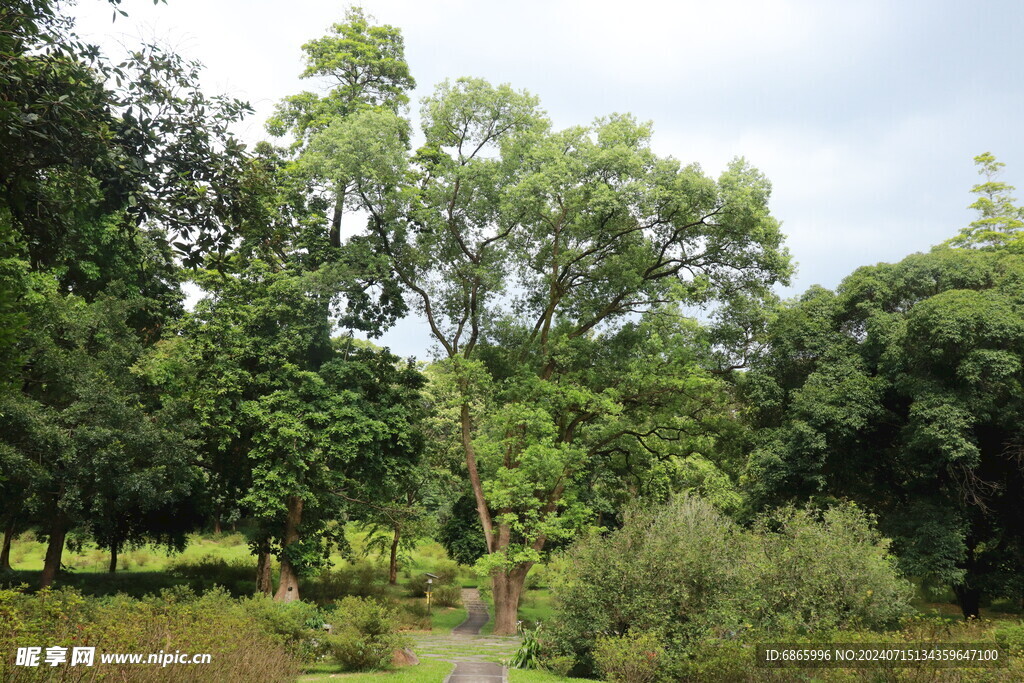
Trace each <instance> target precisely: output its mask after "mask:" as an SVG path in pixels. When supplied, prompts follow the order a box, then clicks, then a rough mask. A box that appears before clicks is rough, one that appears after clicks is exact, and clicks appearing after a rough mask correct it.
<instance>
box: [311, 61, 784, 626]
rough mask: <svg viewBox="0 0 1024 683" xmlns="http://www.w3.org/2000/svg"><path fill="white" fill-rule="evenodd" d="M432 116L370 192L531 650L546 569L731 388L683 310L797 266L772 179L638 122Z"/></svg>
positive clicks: (392, 156) (385, 157)
mask: <svg viewBox="0 0 1024 683" xmlns="http://www.w3.org/2000/svg"><path fill="white" fill-rule="evenodd" d="M422 115H423V134H424V136H425V145H424V146H423V147H422V148H421V149H420V150H419V151H418V152H417V153H416V155H415V156H414V157H412V158H411V159H409V160H408V161H405V160H403V158H402V157H401V155H400V154H399V152H400V149H399V146H400V145H401V142H400V141H396V142H394V143H392V152H391V153H387V154H378V155H377V157H376V158H377V159H380V160H381V162H380V163H379V164H378V165H376V166H375V168H374V172H373V173H371V174H365V175H362V176H361V177H360V178H359V179H358V180H357V181H356V184H355V190H354V191H355V193H356V194H357V195H358V196H359V199H360V202H361V206H362V208H363V209H364V210H366V211H367V212H368V213H369V214H370V224H369V229H370V234H371V235H372V239H373V240H374V243H375V245H376V247H377V249H378V250H379V251H381V252H383V253H384V254H386V255H387V256H388V258H389V259H390V261H391V265H392V267H393V269H394V271H395V274H396V276H397V277H398V279H399V280H400V281H401V282H402V284H403V285H404V287H405V289H406V291H407V292H408V293H409V296H410V298H411V300H412V301H413V302H415V304H416V305H417V307H418V309H419V311H420V312H421V314H422V315H423V316H424V317H425V318H426V320H427V322H428V325H429V327H430V330H431V332H432V335H433V338H434V340H435V342H436V343H437V344H438V346H439V347H440V349H441V354H442V357H443V358H444V359H445V360H444V362H443V363H442V364H441V365H442V366H443V370H444V373H445V377H444V381H445V382H446V395H447V397H448V406H447V408H448V409H449V410H450V411H451V412H452V413H453V414H454V418H453V419H454V420H455V424H456V428H457V433H458V434H459V437H458V438H459V442H460V443H461V450H462V455H463V458H464V460H465V467H466V469H465V473H466V477H467V479H468V481H469V485H470V487H471V488H472V491H473V496H474V499H475V503H476V509H477V515H478V518H479V522H480V525H481V528H482V530H483V532H484V540H485V543H486V551H487V552H486V556H485V557H484V558H483V559H482V560H481V567H482V568H483V569H484V570H485V571H487V572H488V573H489V574H490V576H491V578H492V582H493V589H494V596H495V609H496V628H495V632H496V633H505V634H508V633H514V631H515V622H516V610H517V606H518V602H519V597H520V594H521V591H522V587H523V581H524V579H525V577H526V574H527V572H528V571H529V569H530V567H531V566H532V564H533V563H535V562H536V561H537V560H538V559H539V558H540V557H541V552H542V551H543V549H544V548H545V546H546V544H548V543H549V542H550V541H552V540H555V539H558V538H562V537H565V536H567V535H569V534H571V533H573V531H575V530H576V529H579V528H580V527H581V526H585V525H586V524H588V523H589V522H590V520H591V519H592V518H593V512H594V511H593V509H592V508H591V506H589V505H588V504H587V502H586V501H585V500H584V491H585V490H587V482H588V478H589V475H590V473H591V472H593V471H596V470H600V469H601V466H602V465H603V464H604V463H605V462H614V461H615V460H616V459H619V460H621V461H626V462H627V463H628V462H629V461H630V459H631V458H632V457H634V456H635V457H639V458H640V459H641V460H643V459H645V458H647V459H648V460H650V459H657V458H658V457H660V456H661V455H662V454H661V453H659V448H661V447H662V445H663V444H664V443H665V442H671V441H676V442H677V444H676V445H677V446H679V448H678V450H676V451H675V452H676V453H680V454H687V453H688V452H690V450H691V449H693V450H696V449H694V448H693V447H694V441H693V440H692V439H691V438H690V433H691V430H692V429H693V428H694V427H696V430H697V431H698V432H699V431H701V429H702V428H701V426H700V422H701V420H700V419H699V416H700V414H701V411H702V410H703V409H704V408H706V407H707V405H710V404H713V403H714V402H715V401H714V399H713V398H711V396H712V395H713V394H714V390H713V387H714V386H715V384H716V382H717V380H716V379H715V378H713V377H711V376H710V375H709V373H708V372H706V371H705V370H704V369H703V368H702V367H701V363H700V358H699V356H700V355H701V354H700V352H699V351H698V349H697V347H698V346H699V344H697V343H696V341H695V335H694V334H693V328H692V324H691V323H689V322H688V321H686V320H685V319H683V318H682V317H681V316H680V315H679V313H678V309H677V307H678V306H679V305H683V304H687V305H701V304H707V303H710V302H712V301H715V300H719V299H722V298H727V297H729V296H731V295H733V294H735V293H737V292H740V291H744V290H748V291H751V292H760V291H766V290H767V289H769V288H770V287H771V285H772V284H773V283H774V282H776V281H778V280H780V279H781V280H784V279H785V278H786V276H787V275H788V272H789V260H788V255H787V254H786V252H785V250H784V249H783V248H782V246H781V235H780V233H779V230H778V224H777V222H776V221H775V220H774V219H773V218H772V217H771V216H770V214H769V212H768V209H767V201H768V196H769V192H770V190H769V185H768V183H767V181H766V180H765V179H764V177H763V176H761V175H760V174H759V173H757V172H756V171H755V170H753V169H752V168H750V167H749V166H748V165H746V164H745V163H744V162H742V161H736V162H734V163H733V164H731V165H730V167H729V169H728V170H727V171H726V172H725V173H724V174H723V175H722V177H721V178H720V179H719V180H717V181H715V180H713V179H710V178H708V177H707V176H705V175H704V174H703V173H702V172H701V170H700V169H699V167H697V166H688V167H683V166H681V165H680V164H679V163H678V162H677V161H675V160H673V159H670V158H661V157H658V156H657V155H656V154H654V153H653V152H652V151H651V150H650V148H649V140H650V134H651V131H650V127H649V126H647V125H643V124H640V123H637V122H636V121H635V120H634V119H632V118H631V117H628V116H613V117H610V118H606V119H599V120H598V121H597V122H596V123H595V124H594V125H593V126H590V127H577V128H570V129H567V130H564V131H557V132H553V131H551V130H550V126H549V123H548V121H547V120H546V118H545V117H544V115H543V113H542V112H541V111H540V109H539V106H538V102H537V100H536V98H534V97H532V96H531V95H529V94H527V93H523V92H517V91H515V90H513V89H512V88H510V87H508V86H499V87H494V86H492V85H490V84H488V83H486V82H484V81H481V80H475V79H460V80H458V81H456V82H454V83H453V82H446V83H443V84H441V85H440V86H438V88H437V90H436V91H435V94H434V95H433V96H432V97H429V98H427V99H425V100H424V101H423V105H422ZM392 125H395V124H392ZM313 144H316V141H314V143H313ZM691 342H694V343H693V344H691ZM652 368H657V369H658V371H657V372H652ZM698 438H699V437H698ZM652 451H653V452H654V453H657V454H658V455H657V456H652V455H651V453H652Z"/></svg>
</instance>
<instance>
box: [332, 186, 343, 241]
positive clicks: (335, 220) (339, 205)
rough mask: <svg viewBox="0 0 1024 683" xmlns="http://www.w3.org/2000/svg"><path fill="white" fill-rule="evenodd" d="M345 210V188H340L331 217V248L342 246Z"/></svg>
mask: <svg viewBox="0 0 1024 683" xmlns="http://www.w3.org/2000/svg"><path fill="white" fill-rule="evenodd" d="M344 210H345V187H344V186H342V187H340V188H338V190H337V193H336V196H335V200H334V214H333V215H332V216H331V235H330V240H331V246H332V247H335V248H338V247H340V246H341V214H342V212H343V211H344Z"/></svg>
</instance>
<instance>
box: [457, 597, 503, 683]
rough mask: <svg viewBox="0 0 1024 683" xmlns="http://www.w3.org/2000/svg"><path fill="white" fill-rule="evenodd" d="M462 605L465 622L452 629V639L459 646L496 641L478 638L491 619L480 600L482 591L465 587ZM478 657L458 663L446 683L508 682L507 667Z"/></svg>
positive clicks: (485, 606)
mask: <svg viewBox="0 0 1024 683" xmlns="http://www.w3.org/2000/svg"><path fill="white" fill-rule="evenodd" d="M462 604H463V605H464V606H465V608H466V620H465V621H464V622H462V623H461V624H459V625H458V626H456V627H455V628H453V629H452V638H453V640H456V641H459V642H460V643H466V642H467V641H470V642H473V643H474V644H478V645H485V644H487V643H488V642H489V641H493V640H494V639H493V638H480V637H479V634H480V629H481V628H483V626H484V624H486V623H487V622H488V621H489V620H490V615H489V614H488V613H487V605H486V604H484V602H483V600H481V599H480V591H478V590H477V589H475V588H463V589H462ZM485 649H486V645H485ZM478 657H479V655H476V656H474V657H472V659H471V660H470V661H466V660H461V661H456V662H455V669H454V670H453V671H452V672H451V674H449V675H448V678H446V679H444V683H504V682H505V681H506V680H507V678H506V675H505V667H503V666H500V665H498V664H495V663H494V662H482V661H479V660H478V659H477V658H478Z"/></svg>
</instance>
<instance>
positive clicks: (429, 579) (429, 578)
mask: <svg viewBox="0 0 1024 683" xmlns="http://www.w3.org/2000/svg"><path fill="white" fill-rule="evenodd" d="M426 574H427V616H430V595H431V593H432V592H433V590H432V589H433V588H434V579H436V578H437V575H436V574H431V573H430V572H426Z"/></svg>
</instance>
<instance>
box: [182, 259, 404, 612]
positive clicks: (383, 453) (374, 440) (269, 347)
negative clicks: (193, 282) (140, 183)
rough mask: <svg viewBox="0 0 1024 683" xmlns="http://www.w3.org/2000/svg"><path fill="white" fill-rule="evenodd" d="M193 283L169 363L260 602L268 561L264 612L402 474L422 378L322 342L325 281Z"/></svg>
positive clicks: (249, 269) (294, 277) (347, 345)
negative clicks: (276, 565) (197, 291)
mask: <svg viewBox="0 0 1024 683" xmlns="http://www.w3.org/2000/svg"><path fill="white" fill-rule="evenodd" d="M198 278H199V279H200V281H201V282H202V283H203V285H204V289H206V291H207V292H209V296H208V297H206V298H205V299H204V300H203V301H200V302H199V304H198V305H197V306H196V310H195V312H194V314H193V315H191V316H189V318H188V319H187V320H186V322H185V324H184V325H183V327H182V331H183V348H182V349H181V354H182V357H183V362H184V364H185V366H186V368H187V376H189V377H191V378H192V379H191V380H190V382H189V385H190V386H189V388H188V395H189V401H190V403H191V404H192V406H193V410H194V411H195V414H196V415H197V419H198V421H199V423H200V424H201V425H202V428H203V432H204V439H203V441H204V448H203V450H204V455H203V462H204V463H205V464H206V466H207V469H208V471H209V472H210V474H211V479H212V481H211V489H212V490H213V491H214V492H216V494H217V495H218V497H219V498H221V499H223V500H230V501H234V502H235V504H237V505H238V507H239V508H240V512H241V513H244V514H245V515H246V516H250V517H252V518H254V519H255V520H256V522H257V526H258V529H259V531H258V533H257V535H256V537H255V538H253V547H254V550H255V552H256V553H257V554H258V556H259V563H258V566H259V569H260V573H259V576H258V578H257V583H258V585H259V586H260V588H261V589H263V590H268V591H269V589H270V583H269V556H270V555H271V554H272V553H273V554H276V555H277V556H278V559H279V560H280V564H281V578H280V583H279V587H278V590H277V594H276V597H277V599H279V600H294V599H298V597H299V576H300V574H302V573H304V572H308V571H312V570H314V569H316V568H318V567H321V566H323V564H324V562H325V561H326V560H327V558H328V556H329V552H330V547H331V543H332V541H338V540H340V538H341V535H342V534H343V527H340V526H338V525H337V521H338V520H340V519H344V518H345V517H346V516H347V514H348V510H349V507H350V505H351V504H353V503H357V502H360V501H366V500H371V499H373V498H374V497H375V496H374V495H373V494H372V491H374V490H375V489H386V488H387V487H388V486H389V485H390V482H391V480H392V479H394V478H397V477H399V476H401V475H402V474H403V473H405V472H407V471H408V470H409V469H411V468H412V467H413V466H414V465H415V462H416V459H417V458H418V456H419V451H420V450H421V449H422V445H421V441H420V438H419V437H418V436H417V433H416V428H415V424H416V422H417V420H418V419H419V417H418V415H419V411H420V407H419V400H418V390H419V387H420V386H421V385H422V378H421V376H420V375H419V373H418V371H417V370H416V368H415V367H414V366H413V365H411V364H410V363H400V362H399V361H398V359H397V358H395V357H394V356H393V355H391V354H390V353H388V352H387V351H382V350H376V349H373V348H370V347H369V346H368V345H365V344H359V343H357V342H355V341H354V340H352V339H351V338H346V339H341V340H334V341H332V340H331V339H330V330H331V320H330V318H329V317H328V315H327V310H328V309H327V303H328V302H329V301H330V300H331V299H332V298H333V297H334V296H335V292H336V283H335V282H334V281H333V280H331V279H330V277H329V274H327V273H309V272H298V273H296V272H294V271H275V270H273V269H271V268H270V267H268V266H267V265H266V264H264V263H261V262H259V261H252V262H249V263H248V264H246V265H245V266H244V269H243V270H241V271H240V272H239V273H236V274H228V273H223V272H216V271H212V272H207V273H201V274H199V275H198Z"/></svg>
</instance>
